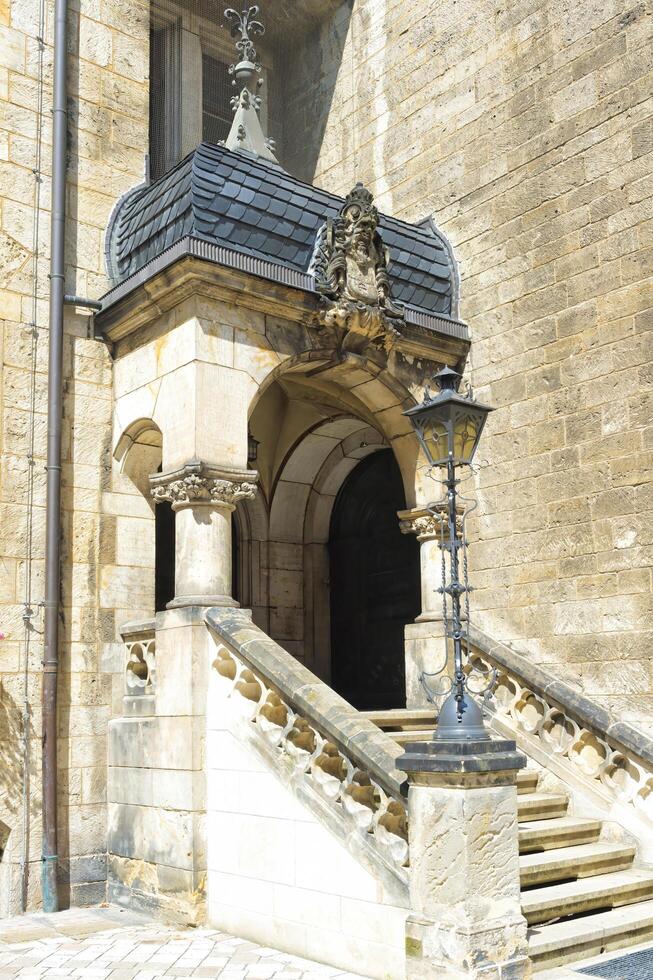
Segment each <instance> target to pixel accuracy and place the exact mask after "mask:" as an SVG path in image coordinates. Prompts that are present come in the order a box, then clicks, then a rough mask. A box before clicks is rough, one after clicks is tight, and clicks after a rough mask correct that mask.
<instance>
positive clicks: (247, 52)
mask: <svg viewBox="0 0 653 980" xmlns="http://www.w3.org/2000/svg"><path fill="white" fill-rule="evenodd" d="M258 15H259V7H258V4H253V5H252V6H251V7H246V8H245V9H244V10H243V11H242V12H241V13H240V14H239V13H238V11H237V10H234V9H233V7H228V8H227V10H225V12H224V16H225V20H227V21H229V23H230V24H231V36H232V37H238V36H239V35H240V40H239V41H236V48H237V50H238V51H239V52H240V57H241V59H242V60H243V61H250V62H256V48H255V47H254V44H253V42H252V38H253V37H260V36H261V35H262V34H265V27H264V26H263V24H262V23H261V21H260V20H257V19H256V18H257V17H258Z"/></svg>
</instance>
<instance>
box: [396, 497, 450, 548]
mask: <svg viewBox="0 0 653 980" xmlns="http://www.w3.org/2000/svg"><path fill="white" fill-rule="evenodd" d="M432 511H435V513H432ZM397 517H398V518H399V528H400V530H401V533H402V534H416V535H417V540H418V541H430V540H436V539H439V538H440V533H441V529H443V528H446V525H447V505H446V502H444V501H438V503H437V504H431V506H430V509H429V510H427V509H426V508H417V509H415V510H400V511H399V512H398V514H397Z"/></svg>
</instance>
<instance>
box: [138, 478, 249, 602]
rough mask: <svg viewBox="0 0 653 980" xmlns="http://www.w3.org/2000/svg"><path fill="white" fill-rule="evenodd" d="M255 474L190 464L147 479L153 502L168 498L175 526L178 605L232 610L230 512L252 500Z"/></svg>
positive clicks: (176, 597) (175, 600)
mask: <svg viewBox="0 0 653 980" xmlns="http://www.w3.org/2000/svg"><path fill="white" fill-rule="evenodd" d="M257 478H258V474H257V473H255V472H253V471H251V470H230V469H227V468H225V467H217V466H211V465H208V464H206V463H203V462H200V461H197V460H193V461H191V462H190V463H186V464H185V465H184V466H183V467H181V468H180V469H178V470H174V471H172V472H169V473H157V474H156V475H155V476H152V477H150V483H151V486H152V496H153V497H154V499H155V500H157V501H160V500H168V501H170V502H171V504H172V509H173V510H174V511H175V513H176V515H177V518H176V522H175V598H174V599H173V601H172V602H171V603H169V605H168V608H170V609H176V608H179V607H180V606H236V605H238V603H237V602H236V601H235V600H234V599H233V598H232V596H231V591H232V581H231V578H232V568H231V514H232V512H233V511H234V510H235V508H236V504H237V502H238V501H239V500H245V499H252V498H253V497H254V495H255V493H256V480H257Z"/></svg>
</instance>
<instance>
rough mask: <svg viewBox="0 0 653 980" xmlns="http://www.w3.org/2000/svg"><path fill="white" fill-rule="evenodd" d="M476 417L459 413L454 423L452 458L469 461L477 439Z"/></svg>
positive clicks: (464, 461) (463, 461)
mask: <svg viewBox="0 0 653 980" xmlns="http://www.w3.org/2000/svg"><path fill="white" fill-rule="evenodd" d="M478 422H479V420H478V418H475V417H474V416H473V415H459V416H458V417H457V418H456V421H455V423H454V432H453V445H454V450H453V453H454V458H455V459H456V460H457V461H459V462H461V463H469V462H471V459H472V456H473V455H474V449H475V447H476V441H477V439H478V434H479V433H478Z"/></svg>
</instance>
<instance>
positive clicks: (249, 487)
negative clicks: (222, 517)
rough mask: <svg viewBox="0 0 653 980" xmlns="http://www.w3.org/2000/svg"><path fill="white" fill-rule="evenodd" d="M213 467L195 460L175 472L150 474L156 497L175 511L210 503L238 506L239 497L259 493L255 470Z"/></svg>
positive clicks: (155, 498)
mask: <svg viewBox="0 0 653 980" xmlns="http://www.w3.org/2000/svg"><path fill="white" fill-rule="evenodd" d="M229 477H230V478H227V474H226V473H222V472H220V471H219V470H211V468H209V467H206V466H205V465H204V464H202V463H191V464H188V465H187V467H184V468H183V469H182V470H178V471H176V472H174V473H172V474H161V475H159V474H157V475H156V476H154V477H150V482H151V484H152V490H151V493H152V496H153V498H154V500H155V501H156V502H157V503H158V502H159V501H162V500H166V501H169V502H170V503H171V504H172V509H173V510H179V509H180V508H182V507H191V506H195V505H197V504H207V505H212V506H214V507H228V508H230V509H232V510H233V509H234V508H235V506H236V504H237V503H238V501H239V500H252V499H253V498H254V497H255V496H256V483H255V480H256V477H257V474H256V473H255V472H252V473H238V474H233V475H232V474H229Z"/></svg>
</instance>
